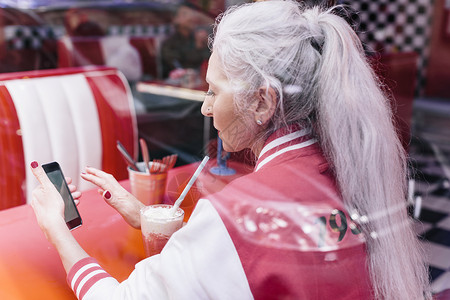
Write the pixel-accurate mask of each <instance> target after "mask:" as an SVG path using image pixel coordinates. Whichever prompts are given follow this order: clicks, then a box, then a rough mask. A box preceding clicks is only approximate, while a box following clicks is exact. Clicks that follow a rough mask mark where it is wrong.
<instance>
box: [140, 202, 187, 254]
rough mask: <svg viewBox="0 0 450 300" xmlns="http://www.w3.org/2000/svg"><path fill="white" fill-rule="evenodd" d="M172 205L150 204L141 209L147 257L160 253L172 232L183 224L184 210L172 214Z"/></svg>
mask: <svg viewBox="0 0 450 300" xmlns="http://www.w3.org/2000/svg"><path fill="white" fill-rule="evenodd" d="M172 207H173V206H172V205H165V204H159V205H150V206H146V207H144V208H142V209H141V231H142V238H143V240H144V248H145V254H146V256H147V257H149V256H152V255H155V254H158V253H160V252H161V250H162V249H163V248H164V246H165V245H166V243H167V241H168V240H169V238H170V237H171V236H172V234H173V233H174V232H175V231H177V230H178V229H180V228H181V227H182V226H183V218H184V211H183V210H182V209H181V208H178V209H177V211H176V212H175V214H174V215H172Z"/></svg>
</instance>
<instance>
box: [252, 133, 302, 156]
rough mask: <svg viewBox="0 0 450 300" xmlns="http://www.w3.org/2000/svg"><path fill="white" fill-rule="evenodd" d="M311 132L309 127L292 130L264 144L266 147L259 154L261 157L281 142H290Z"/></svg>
mask: <svg viewBox="0 0 450 300" xmlns="http://www.w3.org/2000/svg"><path fill="white" fill-rule="evenodd" d="M310 133H311V130H310V129H309V128H305V129H302V130H298V131H295V132H292V133H290V134H288V135H284V136H282V137H279V138H277V139H275V140H273V141H271V142H270V143H268V144H267V145H265V146H264V148H263V149H262V151H261V153H260V154H259V158H261V157H262V156H263V155H264V153H266V152H267V151H270V150H272V149H273V148H275V147H277V146H279V145H281V144H284V143H287V142H290V141H292V140H295V139H296V138H300V137H302V136H305V135H307V134H310Z"/></svg>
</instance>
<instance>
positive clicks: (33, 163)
mask: <svg viewBox="0 0 450 300" xmlns="http://www.w3.org/2000/svg"><path fill="white" fill-rule="evenodd" d="M38 166H39V164H38V163H37V161H32V162H31V167H32V168H33V169H36V168H37V167H38Z"/></svg>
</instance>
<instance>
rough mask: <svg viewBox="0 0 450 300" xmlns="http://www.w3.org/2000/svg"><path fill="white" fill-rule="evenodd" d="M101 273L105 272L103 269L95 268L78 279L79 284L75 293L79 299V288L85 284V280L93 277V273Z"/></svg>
mask: <svg viewBox="0 0 450 300" xmlns="http://www.w3.org/2000/svg"><path fill="white" fill-rule="evenodd" d="M101 273H105V274H106V272H105V270H103V269H101V270H95V271H93V272H91V273H89V274H87V275H86V276H84V278H83V279H82V280H81V281H80V284H79V285H78V288H77V292H76V295H77V298H78V299H80V292H81V289H82V288H83V286H84V285H85V284H86V282H88V280H89V279H91V278H92V277H94V276H95V275H97V274H101Z"/></svg>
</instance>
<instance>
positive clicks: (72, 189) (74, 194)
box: [64, 177, 81, 205]
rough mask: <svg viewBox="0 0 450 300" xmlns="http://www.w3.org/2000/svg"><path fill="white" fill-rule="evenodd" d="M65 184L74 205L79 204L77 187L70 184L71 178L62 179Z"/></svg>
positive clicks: (79, 193)
mask: <svg viewBox="0 0 450 300" xmlns="http://www.w3.org/2000/svg"><path fill="white" fill-rule="evenodd" d="M64 178H65V179H66V182H67V186H68V187H69V191H70V193H71V194H72V198H73V200H74V202H75V205H78V204H80V198H81V192H80V191H77V187H76V186H75V185H73V184H72V178H70V177H64Z"/></svg>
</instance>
